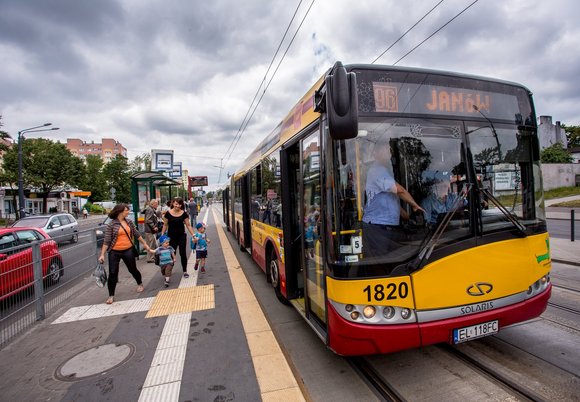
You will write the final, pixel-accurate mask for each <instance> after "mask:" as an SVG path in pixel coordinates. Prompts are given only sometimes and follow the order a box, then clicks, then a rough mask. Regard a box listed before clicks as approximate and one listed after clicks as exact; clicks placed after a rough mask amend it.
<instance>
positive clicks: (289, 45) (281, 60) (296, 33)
mask: <svg viewBox="0 0 580 402" xmlns="http://www.w3.org/2000/svg"><path fill="white" fill-rule="evenodd" d="M315 1H316V0H312V2H311V3H310V6H309V7H308V10H306V13H305V14H304V16H303V17H302V21H300V25H298V27H297V28H296V32H294V36H292V39H291V40H290V43H289V44H288V46H287V47H286V50H285V51H284V54H283V55H282V57H281V59H280V61H279V62H278V65H277V66H276V70H274V73H273V74H272V76H271V77H270V81H268V85H266V87H265V88H264V91H263V92H262V95H261V96H260V99H258V102H257V103H256V106H255V107H254V110H253V111H252V114H251V115H250V117H249V118H248V120H246V124H245V126H244V128H243V130H242V132H241V133H240V135H239V136H238V139H237V140H236V143H235V145H234V147H233V149H232V151H231V152H230V156H229V157H227V159H226V164H227V161H228V160H229V158H230V157H231V154H232V153H233V151H234V149H235V148H236V146H237V145H238V143H239V141H240V139H241V138H242V134H243V132H244V131H245V129H246V128H247V126H248V124H249V122H250V120H251V119H252V117H253V116H254V113H255V112H256V110H257V109H258V106H259V105H260V103H261V102H262V98H263V97H264V95H265V94H266V91H267V90H268V88H269V87H270V84H271V83H272V80H273V79H274V77H275V76H276V73H277V72H278V69H279V68H280V65H281V64H282V62H283V61H284V58H285V57H286V54H287V53H288V50H290V47H291V46H292V43H293V42H294V39H295V38H296V35H298V32H299V31H300V28H301V27H302V24H303V23H304V20H305V19H306V17H307V16H308V13H310V10H311V9H312V6H313V5H314V2H315Z"/></svg>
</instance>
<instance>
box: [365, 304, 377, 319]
mask: <svg viewBox="0 0 580 402" xmlns="http://www.w3.org/2000/svg"><path fill="white" fill-rule="evenodd" d="M376 312H377V310H376V309H375V308H374V307H373V306H365V308H364V309H363V315H364V316H365V318H373V317H374V316H375V313H376Z"/></svg>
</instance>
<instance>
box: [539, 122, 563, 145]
mask: <svg viewBox="0 0 580 402" xmlns="http://www.w3.org/2000/svg"><path fill="white" fill-rule="evenodd" d="M538 137H539V139H540V149H544V148H547V147H549V146H552V145H554V144H555V143H557V142H559V143H560V144H562V147H564V148H567V147H568V141H567V139H566V132H565V131H564V129H563V128H562V127H561V126H560V122H559V121H557V122H556V124H553V123H552V116H540V124H539V125H538Z"/></svg>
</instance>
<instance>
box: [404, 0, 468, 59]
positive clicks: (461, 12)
mask: <svg viewBox="0 0 580 402" xmlns="http://www.w3.org/2000/svg"><path fill="white" fill-rule="evenodd" d="M478 1H479V0H475V1H474V2H473V3H471V4H470V5H468V6H467V7H465V8H464V9H463V10H461V11H460V12H459V13H457V14H455V16H454V17H453V18H451V19H450V20H449V21H447V22H446V23H445V24H443V25H441V26H440V27H439V29H437V30H436V31H434V32H433V33H432V34H431V35H429V36H428V37H426V38H425V39H423V40H422V41H421V42H420V43H419V44H418V45H417V46H415V47H414V48H412V49H411V50H409V51H408V52H407V53H405V54H404V55H403V57H401V58H400V59H399V60H397V61H396V62H394V63H393V66H394V65H396V64H397V63H398V62H400V61H401V60H403V59H404V58H405V57H407V56H408V55H410V54H411V53H413V52H414V51H415V50H416V49H417V48H418V47H419V46H421V45H422V44H423V43H425V42H427V41H428V40H429V39H431V38H432V37H433V36H435V35H436V34H437V33H439V31H441V30H442V29H443V28H445V27H446V26H447V25H449V24H450V23H451V22H453V20H455V19H456V18H457V17H459V16H460V15H461V14H463V13H464V12H465V11H467V10H468V9H469V8H470V7H471V6H473V5H474V4H475V3H477V2H478Z"/></svg>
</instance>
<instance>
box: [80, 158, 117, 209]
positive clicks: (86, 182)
mask: <svg viewBox="0 0 580 402" xmlns="http://www.w3.org/2000/svg"><path fill="white" fill-rule="evenodd" d="M85 163H86V168H85V171H86V174H85V177H84V179H83V181H82V183H81V186H82V188H83V189H85V190H89V191H90V192H91V196H90V197H89V200H90V201H91V202H95V201H105V200H108V199H109V198H110V195H109V189H108V188H107V181H106V179H105V175H104V173H103V167H104V163H103V160H102V159H101V157H100V156H98V155H87V157H86V159H85Z"/></svg>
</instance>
